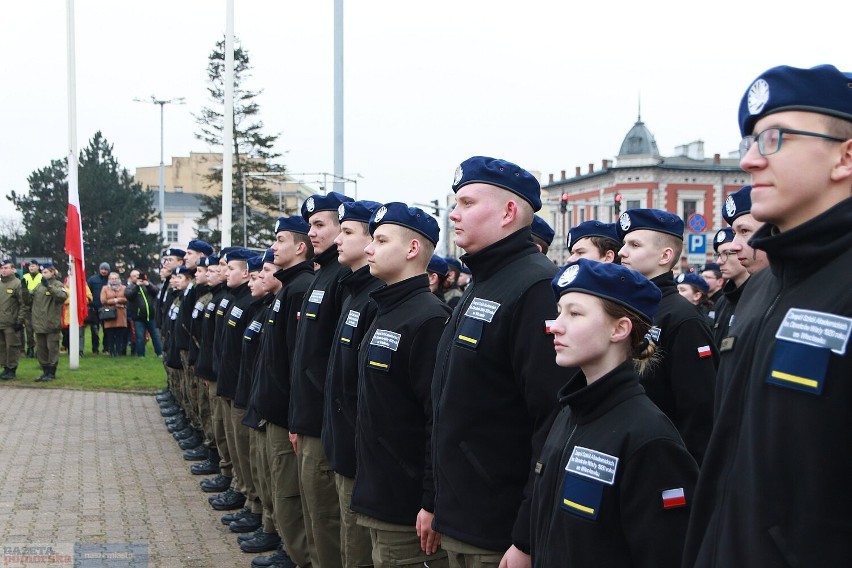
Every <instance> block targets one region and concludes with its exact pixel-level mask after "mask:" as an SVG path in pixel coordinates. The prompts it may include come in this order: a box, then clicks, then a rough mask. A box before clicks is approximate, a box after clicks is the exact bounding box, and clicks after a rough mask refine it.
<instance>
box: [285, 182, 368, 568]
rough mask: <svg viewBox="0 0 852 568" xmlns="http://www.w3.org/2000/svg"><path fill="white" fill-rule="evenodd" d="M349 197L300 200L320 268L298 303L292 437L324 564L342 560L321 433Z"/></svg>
mask: <svg viewBox="0 0 852 568" xmlns="http://www.w3.org/2000/svg"><path fill="white" fill-rule="evenodd" d="M347 201H353V199H352V198H351V197H347V196H345V195H342V194H339V193H336V192H334V191H332V192H329V193H328V194H326V195H313V196H311V197H309V198H308V199H306V200H305V202H304V203H303V204H302V217H304V218H305V220H306V221H307V222H308V224H309V225H310V227H311V228H310V231H309V232H308V237H310V239H311V244H312V245H313V247H314V255H315V256H314V262H315V263H316V264H317V265H319V270H317V271H316V275H315V277H314V280H313V282H312V283H311V286H310V288H309V289H308V291H307V292H306V294H305V299H304V302H303V304H302V309H301V316H300V319H299V326H298V329H297V332H296V346H295V348H294V349H295V351H294V355H293V369H292V375H291V377H290V384H291V388H292V390H291V391H290V416H289V418H290V440H291V441H292V442H293V448H294V449H295V451H296V458H297V460H298V462H299V474H300V475H299V485H300V487H301V492H302V504H303V506H304V511H303V512H304V515H305V528H306V530H307V531H308V544H309V546H311V559H312V561H313V562H314V564H316V565H318V566H321V567H322V568H327V567H331V566H339V565H340V562H341V556H340V503H339V501H338V496H337V488H336V486H335V480H334V473H333V471H332V469H331V467H330V466H329V465H328V458H327V457H326V455H325V448H324V447H323V445H322V438H321V437H322V420H323V390H324V386H325V375H326V371H327V369H328V356H329V353H330V352H331V344H332V341H333V340H334V329H335V327H336V326H337V320H338V318H339V317H340V310H341V309H342V304H343V294H342V293H341V291H340V284H339V281H340V279H341V278H342V277H343V276H345V275H346V273H347V272H350V270H349V267H348V266H346V265H343V264H340V263H339V262H338V260H337V247H336V246H335V245H334V239H335V238H336V237H337V235H338V233H340V222H339V220H338V216H337V215H338V209H339V208H340V204H341V203H344V202H347Z"/></svg>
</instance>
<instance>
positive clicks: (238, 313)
mask: <svg viewBox="0 0 852 568" xmlns="http://www.w3.org/2000/svg"><path fill="white" fill-rule="evenodd" d="M231 317H232V318H234V319H240V318H241V317H243V310H242V309H240V308H238V307H237V306H234V307H233V309H232V310H231Z"/></svg>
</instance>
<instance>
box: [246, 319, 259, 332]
mask: <svg viewBox="0 0 852 568" xmlns="http://www.w3.org/2000/svg"><path fill="white" fill-rule="evenodd" d="M260 326H261V323H260V322H259V321H257V320H254V321H253V322H251V323H250V324H249V329H250V330H252V331H255V332H257V331H260Z"/></svg>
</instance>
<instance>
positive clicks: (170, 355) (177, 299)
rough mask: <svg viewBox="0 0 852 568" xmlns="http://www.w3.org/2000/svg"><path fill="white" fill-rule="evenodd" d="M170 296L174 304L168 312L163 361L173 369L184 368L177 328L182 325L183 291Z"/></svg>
mask: <svg viewBox="0 0 852 568" xmlns="http://www.w3.org/2000/svg"><path fill="white" fill-rule="evenodd" d="M175 292H176V293H175V294H174V295H171V296H169V297H171V298H172V305H171V306H169V310H168V311H167V312H166V323H165V325H164V328H165V334H164V336H165V340H164V341H163V361H165V363H166V366H167V367H170V368H172V369H178V370H183V361H181V359H180V347H179V346H178V344H177V336H178V333H177V328H178V327H180V304H181V298H182V297H183V292H180V293H177V292H178V290H175Z"/></svg>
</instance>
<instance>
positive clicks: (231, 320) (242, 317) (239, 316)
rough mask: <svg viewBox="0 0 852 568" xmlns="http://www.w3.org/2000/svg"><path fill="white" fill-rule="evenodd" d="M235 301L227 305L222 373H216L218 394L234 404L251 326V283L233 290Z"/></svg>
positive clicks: (220, 362)
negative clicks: (244, 338) (241, 363)
mask: <svg viewBox="0 0 852 568" xmlns="http://www.w3.org/2000/svg"><path fill="white" fill-rule="evenodd" d="M231 294H232V296H233V301H231V302H230V303H229V305H228V310H227V311H226V312H225V317H224V320H223V321H222V334H221V337H222V347H221V352H220V356H219V369H218V371H217V372H216V377H217V381H216V394H217V395H219V396H222V397H225V398H227V399H230V400H233V399H234V396H235V395H236V392H237V381H238V380H239V377H240V359H241V358H242V354H243V334H244V333H245V330H246V328H247V327H248V325H249V324H250V323H251V320H252V317H253V316H254V312H253V309H252V300H254V298H252V297H251V290H249V287H248V283H247V282H246V283H244V284H240V285H239V286H237V287H236V288H233V289H231Z"/></svg>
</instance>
